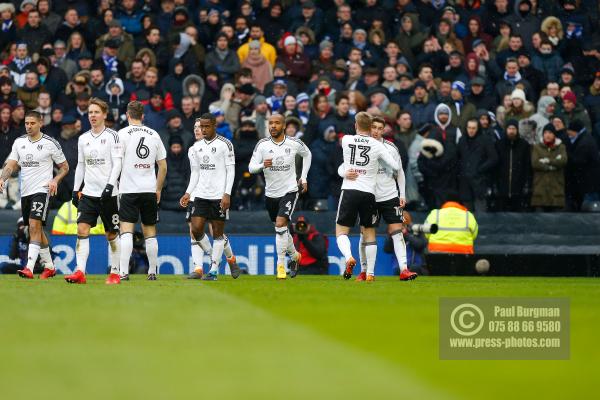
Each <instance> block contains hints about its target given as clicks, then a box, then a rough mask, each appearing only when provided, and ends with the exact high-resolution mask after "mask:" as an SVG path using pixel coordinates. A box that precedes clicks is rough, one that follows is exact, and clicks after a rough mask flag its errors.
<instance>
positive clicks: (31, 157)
mask: <svg viewBox="0 0 600 400" xmlns="http://www.w3.org/2000/svg"><path fill="white" fill-rule="evenodd" d="M25 160H27V161H31V160H33V154H27V155H26V156H25Z"/></svg>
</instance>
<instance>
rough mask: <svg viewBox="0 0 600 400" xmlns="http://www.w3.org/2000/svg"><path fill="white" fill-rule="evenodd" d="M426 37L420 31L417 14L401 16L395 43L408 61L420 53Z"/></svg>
mask: <svg viewBox="0 0 600 400" xmlns="http://www.w3.org/2000/svg"><path fill="white" fill-rule="evenodd" d="M426 38H427V36H426V35H425V33H423V32H422V31H421V29H420V24H419V18H418V16H417V14H412V13H407V14H404V16H402V19H401V24H400V31H399V32H398V35H397V36H396V43H398V46H400V50H401V52H402V54H403V55H404V56H406V57H407V58H408V59H409V60H411V59H412V60H414V58H415V55H416V54H419V53H420V52H421V48H422V47H423V42H424V41H425V39H426Z"/></svg>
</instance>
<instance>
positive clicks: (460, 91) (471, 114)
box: [447, 81, 477, 131]
mask: <svg viewBox="0 0 600 400" xmlns="http://www.w3.org/2000/svg"><path fill="white" fill-rule="evenodd" d="M450 98H451V101H450V102H448V103H447V104H448V107H450V110H451V112H452V125H454V126H455V127H457V128H458V129H460V130H461V131H464V128H465V126H466V124H467V121H468V120H470V119H472V118H475V117H476V114H477V109H476V108H475V106H474V105H473V104H471V103H469V102H466V101H465V83H464V82H461V81H454V82H452V91H451V92H450Z"/></svg>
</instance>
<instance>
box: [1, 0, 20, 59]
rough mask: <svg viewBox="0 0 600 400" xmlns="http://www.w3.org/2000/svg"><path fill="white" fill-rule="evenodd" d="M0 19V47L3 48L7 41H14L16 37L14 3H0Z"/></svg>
mask: <svg viewBox="0 0 600 400" xmlns="http://www.w3.org/2000/svg"><path fill="white" fill-rule="evenodd" d="M0 19H1V21H0V23H1V24H0V49H5V48H6V46H7V45H8V44H9V43H14V42H15V41H16V39H17V25H16V24H15V21H14V19H15V6H14V4H12V3H10V2H3V3H0Z"/></svg>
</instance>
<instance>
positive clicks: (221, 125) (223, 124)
mask: <svg viewBox="0 0 600 400" xmlns="http://www.w3.org/2000/svg"><path fill="white" fill-rule="evenodd" d="M210 113H211V114H212V115H213V116H214V117H215V120H216V123H217V125H216V132H217V135H221V136H223V137H224V138H225V139H228V140H232V139H233V132H232V131H231V127H230V126H229V124H228V123H227V121H225V114H224V113H223V110H221V109H220V108H213V109H212V110H210Z"/></svg>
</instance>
